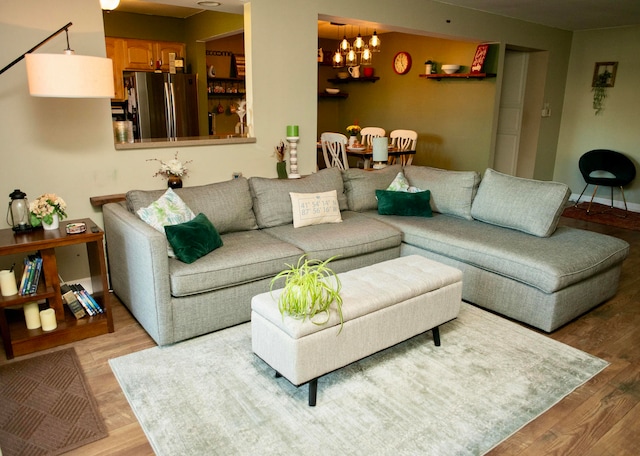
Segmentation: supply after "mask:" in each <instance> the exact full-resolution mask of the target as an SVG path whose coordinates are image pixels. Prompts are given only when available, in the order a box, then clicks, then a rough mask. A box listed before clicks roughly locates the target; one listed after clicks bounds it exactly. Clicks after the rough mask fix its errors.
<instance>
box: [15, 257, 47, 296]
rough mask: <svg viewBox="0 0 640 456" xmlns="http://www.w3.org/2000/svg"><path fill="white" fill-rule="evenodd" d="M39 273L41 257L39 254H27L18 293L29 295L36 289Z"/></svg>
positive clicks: (40, 271) (40, 270)
mask: <svg viewBox="0 0 640 456" xmlns="http://www.w3.org/2000/svg"><path fill="white" fill-rule="evenodd" d="M41 273H42V258H40V256H39V255H29V256H28V257H26V258H25V259H24V270H23V272H22V279H21V280H20V295H22V296H25V295H30V294H33V293H35V292H36V291H37V290H38V283H40V274H41Z"/></svg>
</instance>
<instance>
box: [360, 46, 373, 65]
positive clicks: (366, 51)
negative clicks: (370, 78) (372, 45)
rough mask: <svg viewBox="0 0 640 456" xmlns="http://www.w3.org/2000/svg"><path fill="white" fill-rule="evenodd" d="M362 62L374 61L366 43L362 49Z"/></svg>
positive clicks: (365, 63) (369, 63) (364, 63)
mask: <svg viewBox="0 0 640 456" xmlns="http://www.w3.org/2000/svg"><path fill="white" fill-rule="evenodd" d="M360 63H361V64H362V65H371V63H372V54H371V50H370V49H369V45H368V44H365V45H364V50H363V51H362V55H361V56H360Z"/></svg>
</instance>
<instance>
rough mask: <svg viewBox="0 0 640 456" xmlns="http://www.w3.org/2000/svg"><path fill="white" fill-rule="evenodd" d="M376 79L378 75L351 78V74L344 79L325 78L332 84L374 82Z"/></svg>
mask: <svg viewBox="0 0 640 456" xmlns="http://www.w3.org/2000/svg"><path fill="white" fill-rule="evenodd" d="M378 79H380V77H378V76H371V77H369V78H366V77H364V76H363V77H360V78H352V77H351V76H349V77H348V78H344V79H340V78H331V79H327V81H329V82H331V83H332V84H349V83H350V82H376V81H377V80H378Z"/></svg>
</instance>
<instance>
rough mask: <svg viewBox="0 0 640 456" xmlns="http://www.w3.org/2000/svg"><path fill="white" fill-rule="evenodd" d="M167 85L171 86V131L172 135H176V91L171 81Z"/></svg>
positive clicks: (175, 136)
mask: <svg viewBox="0 0 640 456" xmlns="http://www.w3.org/2000/svg"><path fill="white" fill-rule="evenodd" d="M169 87H171V131H172V132H173V137H174V138H177V137H178V122H177V119H176V93H175V90H174V87H173V82H170V83H169Z"/></svg>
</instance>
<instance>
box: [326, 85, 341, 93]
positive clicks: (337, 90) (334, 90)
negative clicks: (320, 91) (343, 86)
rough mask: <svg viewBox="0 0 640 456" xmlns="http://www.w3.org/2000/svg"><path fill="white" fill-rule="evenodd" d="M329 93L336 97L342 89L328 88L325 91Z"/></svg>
mask: <svg viewBox="0 0 640 456" xmlns="http://www.w3.org/2000/svg"><path fill="white" fill-rule="evenodd" d="M324 90H325V91H326V92H327V93H330V94H331V95H336V94H338V93H340V89H334V88H331V87H327V88H326V89H324Z"/></svg>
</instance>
